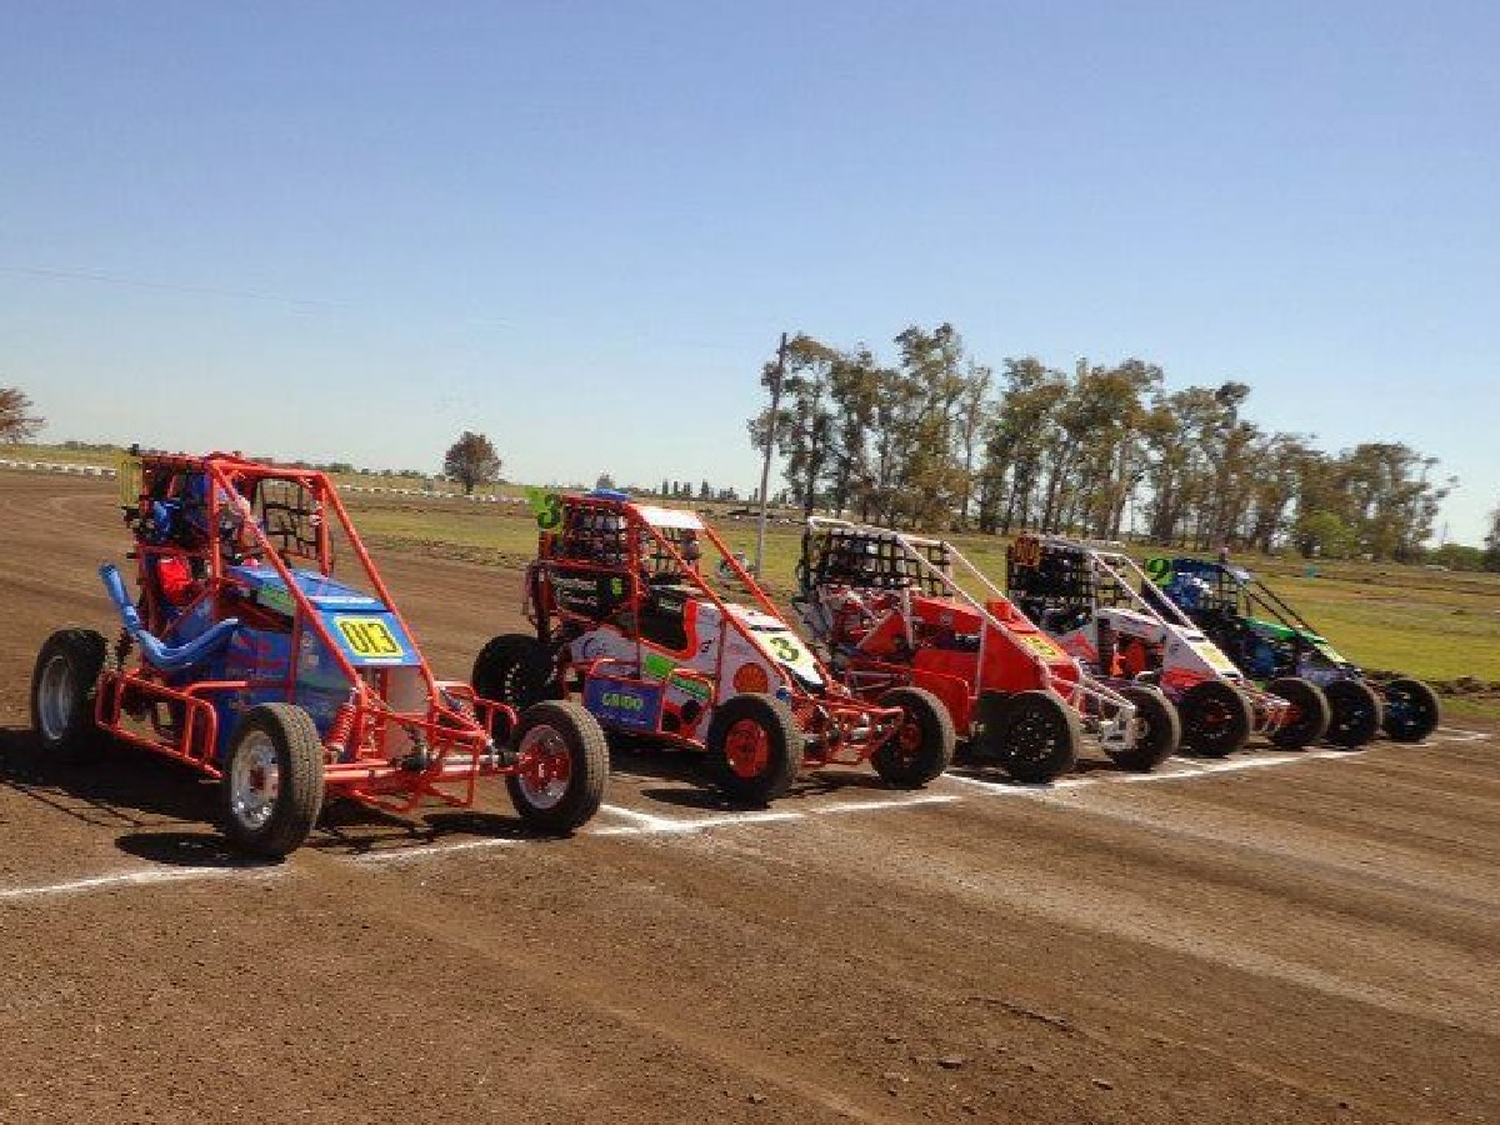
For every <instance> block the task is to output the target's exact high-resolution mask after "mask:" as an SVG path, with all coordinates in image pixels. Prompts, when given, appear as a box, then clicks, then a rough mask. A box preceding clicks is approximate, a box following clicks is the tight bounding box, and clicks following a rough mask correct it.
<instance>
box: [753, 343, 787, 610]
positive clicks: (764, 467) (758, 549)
mask: <svg viewBox="0 0 1500 1125" xmlns="http://www.w3.org/2000/svg"><path fill="white" fill-rule="evenodd" d="M785 377H786V333H785V332H783V333H782V334H781V343H780V344H779V345H777V348H776V377H775V379H774V380H773V381H772V383H771V416H770V424H769V425H768V426H766V459H765V461H763V462H762V463H761V467H760V529H759V530H758V531H757V532H756V534H755V579H756V581H757V582H758V581H760V577H761V573H760V564H761V562H762V561H763V560H764V559H765V556H766V503H767V499H766V490H767V489H768V488H769V487H770V484H771V451H772V450H773V449H774V448H775V446H776V412H777V410H779V409H780V408H781V381H782V379H784V378H785Z"/></svg>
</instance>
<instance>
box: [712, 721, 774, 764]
mask: <svg viewBox="0 0 1500 1125" xmlns="http://www.w3.org/2000/svg"><path fill="white" fill-rule="evenodd" d="M724 756H725V757H726V758H727V759H729V768H730V769H731V770H732V771H733V772H734V774H735V776H736V777H745V778H751V777H759V776H760V775H761V774H763V773H765V772H766V766H767V765H769V764H770V761H771V739H770V737H769V736H768V735H767V734H766V732H765V729H764V728H763V727H762V726H761V725H760V724H759V723H757V722H756V721H755V720H754V719H741V720H740V721H739V722H737V723H735V724H734V725H733V726H731V727H730V728H729V733H728V734H727V735H725V737H724Z"/></svg>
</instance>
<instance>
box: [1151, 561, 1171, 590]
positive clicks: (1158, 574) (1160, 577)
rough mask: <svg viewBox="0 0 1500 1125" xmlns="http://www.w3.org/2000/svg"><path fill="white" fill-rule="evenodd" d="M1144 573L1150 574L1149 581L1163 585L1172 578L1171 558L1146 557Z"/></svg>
mask: <svg viewBox="0 0 1500 1125" xmlns="http://www.w3.org/2000/svg"><path fill="white" fill-rule="evenodd" d="M1146 573H1147V574H1149V575H1150V576H1151V581H1153V582H1155V583H1156V584H1157V585H1158V586H1165V585H1166V584H1167V583H1168V582H1170V581H1171V580H1172V560H1171V559H1162V558H1156V559H1147V560H1146Z"/></svg>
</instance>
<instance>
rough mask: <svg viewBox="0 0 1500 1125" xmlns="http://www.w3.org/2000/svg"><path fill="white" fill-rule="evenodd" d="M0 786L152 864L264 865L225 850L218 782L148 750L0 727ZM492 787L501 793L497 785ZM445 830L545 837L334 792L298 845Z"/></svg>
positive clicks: (368, 843) (375, 846) (463, 814)
mask: <svg viewBox="0 0 1500 1125" xmlns="http://www.w3.org/2000/svg"><path fill="white" fill-rule="evenodd" d="M489 784H491V785H493V784H494V783H489ZM0 789H9V790H11V791H12V792H15V793H19V794H20V795H22V796H24V797H26V798H28V799H30V800H32V801H35V802H37V803H38V804H41V805H44V806H46V807H47V808H49V809H53V810H55V811H57V812H60V813H63V814H64V815H66V816H68V817H71V818H73V819H74V820H76V821H79V822H81V823H83V824H86V825H89V826H91V827H93V828H99V829H103V830H105V831H110V832H115V833H120V834H119V835H118V836H116V838H115V840H114V843H115V846H116V847H118V848H119V849H120V850H121V851H123V852H126V853H128V854H130V855H133V856H136V857H137V858H139V859H144V860H147V861H149V862H152V863H160V864H163V865H166V866H173V867H255V866H261V865H263V863H264V862H265V861H262V860H258V859H254V858H247V857H246V856H244V855H243V854H241V853H237V852H235V851H234V850H233V849H232V848H231V847H230V846H229V844H228V843H227V842H226V841H225V839H224V838H223V836H221V835H220V834H219V832H218V828H217V825H218V823H219V807H218V782H216V781H214V780H213V779H211V778H208V777H206V776H204V775H203V774H200V773H199V772H198V771H196V770H194V769H193V768H191V767H189V766H186V765H182V764H180V763H178V762H174V761H172V760H170V759H168V758H164V757H162V756H160V755H157V754H153V753H150V752H148V751H144V750H134V749H132V748H130V747H127V746H119V745H115V746H112V747H110V748H108V749H106V750H104V751H103V752H101V754H100V755H99V757H98V759H97V760H95V761H89V762H85V763H79V764H67V763H63V762H59V761H56V760H55V759H51V758H49V757H48V756H47V755H46V754H44V753H42V752H41V750H40V749H39V748H38V747H37V745H36V741H35V739H34V737H33V735H32V732H31V730H30V728H28V727H0ZM495 792H496V793H497V794H498V799H499V800H501V801H504V800H505V796H504V789H503V787H500V788H498V789H496V790H495ZM451 837H476V838H489V839H496V838H498V839H505V840H516V841H523V840H524V841H527V842H532V843H544V842H546V841H548V840H549V839H552V837H547V836H538V835H536V834H535V833H533V832H530V831H529V830H528V829H527V828H526V826H525V825H524V824H523V823H522V821H521V820H520V818H519V817H518V816H515V815H514V814H512V815H509V816H507V815H505V814H504V813H498V812H496V813H491V812H485V811H482V810H477V809H460V808H452V809H449V808H441V807H436V808H434V807H430V806H429V807H422V808H418V809H416V810H414V811H413V812H411V813H409V814H406V815H404V816H403V815H398V814H396V813H391V812H386V811H384V810H381V809H377V808H373V807H371V806H368V805H362V804H359V803H358V802H356V801H349V800H339V799H334V800H330V801H329V802H327V803H326V804H325V805H324V807H323V814H322V816H321V817H319V819H318V824H317V826H316V827H315V828H314V829H313V833H312V835H311V837H310V838H309V839H308V841H307V844H306V846H307V847H310V848H312V849H314V850H317V851H321V852H327V853H331V854H342V855H366V854H370V853H372V852H379V851H386V850H393V849H402V848H405V849H409V848H411V847H412V846H413V845H420V844H430V843H434V842H437V841H439V840H443V839H446V838H451Z"/></svg>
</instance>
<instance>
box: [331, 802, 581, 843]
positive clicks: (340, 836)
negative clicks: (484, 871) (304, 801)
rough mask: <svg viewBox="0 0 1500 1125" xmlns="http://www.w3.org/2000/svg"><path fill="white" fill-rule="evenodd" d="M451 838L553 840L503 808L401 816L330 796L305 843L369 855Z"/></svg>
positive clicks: (420, 811) (428, 811)
mask: <svg viewBox="0 0 1500 1125" xmlns="http://www.w3.org/2000/svg"><path fill="white" fill-rule="evenodd" d="M450 838H459V839H463V838H472V839H474V840H478V841H482V840H513V841H516V842H518V843H519V842H523V841H524V842H526V843H532V844H536V843H545V842H547V841H548V840H549V839H552V837H548V836H538V835H537V834H536V833H534V832H531V831H530V830H528V829H527V827H526V826H525V824H524V823H522V821H521V820H520V818H519V817H517V816H506V815H504V814H502V813H491V812H484V811H482V810H479V809H461V808H453V809H432V808H422V809H417V810H414V811H413V812H411V813H408V814H405V815H401V814H398V813H393V812H386V811H384V810H382V809H377V808H372V807H370V806H368V805H362V804H360V803H359V802H357V801H349V800H334V801H332V802H330V803H329V804H327V805H325V806H324V807H323V816H322V817H321V818H320V819H319V821H318V828H317V831H316V832H315V833H314V835H313V837H312V839H310V840H309V841H308V846H309V847H311V848H314V849H316V850H317V851H320V852H329V853H337V854H339V855H354V856H367V855H374V854H379V853H381V852H389V851H409V850H411V849H412V848H413V847H420V846H421V845H424V844H435V843H438V842H440V841H442V840H445V839H450Z"/></svg>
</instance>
